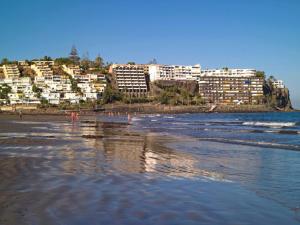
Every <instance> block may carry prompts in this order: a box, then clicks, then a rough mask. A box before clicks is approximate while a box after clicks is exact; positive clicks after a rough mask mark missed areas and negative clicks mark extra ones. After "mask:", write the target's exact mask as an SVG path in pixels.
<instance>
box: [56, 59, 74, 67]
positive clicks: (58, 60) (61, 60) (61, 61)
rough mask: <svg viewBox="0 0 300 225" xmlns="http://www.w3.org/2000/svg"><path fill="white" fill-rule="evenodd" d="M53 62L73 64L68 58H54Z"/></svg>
mask: <svg viewBox="0 0 300 225" xmlns="http://www.w3.org/2000/svg"><path fill="white" fill-rule="evenodd" d="M54 62H55V64H57V65H64V64H65V65H70V64H73V61H72V60H71V59H70V58H56V59H55V60H54Z"/></svg>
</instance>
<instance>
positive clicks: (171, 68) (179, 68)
mask: <svg viewBox="0 0 300 225" xmlns="http://www.w3.org/2000/svg"><path fill="white" fill-rule="evenodd" d="M147 66H148V68H149V69H148V72H149V75H150V81H155V80H197V81H198V80H199V78H200V71H201V66H200V65H199V64H197V65H194V66H183V65H156V64H153V65H152V64H151V65H147Z"/></svg>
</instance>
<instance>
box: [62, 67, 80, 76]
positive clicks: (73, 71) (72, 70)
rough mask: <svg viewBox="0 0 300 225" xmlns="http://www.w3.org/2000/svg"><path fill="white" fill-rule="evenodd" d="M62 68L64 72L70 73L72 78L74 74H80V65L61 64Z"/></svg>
mask: <svg viewBox="0 0 300 225" xmlns="http://www.w3.org/2000/svg"><path fill="white" fill-rule="evenodd" d="M62 69H63V71H64V72H66V73H67V74H69V75H71V76H72V77H73V78H74V76H76V75H80V74H81V70H80V67H79V66H77V65H68V66H67V65H62Z"/></svg>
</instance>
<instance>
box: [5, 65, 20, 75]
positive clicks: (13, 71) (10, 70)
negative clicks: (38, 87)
mask: <svg viewBox="0 0 300 225" xmlns="http://www.w3.org/2000/svg"><path fill="white" fill-rule="evenodd" d="M2 69H3V73H4V77H5V78H18V77H20V71H19V68H18V66H17V65H14V64H6V65H3V67H2Z"/></svg>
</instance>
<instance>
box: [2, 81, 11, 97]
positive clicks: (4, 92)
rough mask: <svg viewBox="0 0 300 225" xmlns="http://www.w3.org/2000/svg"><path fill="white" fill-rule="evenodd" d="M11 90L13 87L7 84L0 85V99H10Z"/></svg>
mask: <svg viewBox="0 0 300 225" xmlns="http://www.w3.org/2000/svg"><path fill="white" fill-rule="evenodd" d="M10 92H11V87H10V86H8V85H7V84H2V86H0V99H8V94H9V93H10Z"/></svg>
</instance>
